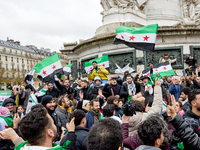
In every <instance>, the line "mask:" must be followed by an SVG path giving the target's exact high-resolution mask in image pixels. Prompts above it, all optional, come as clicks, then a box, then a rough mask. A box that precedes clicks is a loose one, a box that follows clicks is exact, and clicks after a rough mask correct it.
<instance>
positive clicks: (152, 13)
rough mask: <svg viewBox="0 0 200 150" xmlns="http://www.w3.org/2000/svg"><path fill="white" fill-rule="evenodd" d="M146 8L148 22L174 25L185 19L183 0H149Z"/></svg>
mask: <svg viewBox="0 0 200 150" xmlns="http://www.w3.org/2000/svg"><path fill="white" fill-rule="evenodd" d="M145 8H146V16H147V24H155V23H158V24H159V26H173V25H176V24H178V23H179V22H181V21H182V19H183V13H182V6H181V0H170V1H169V0H149V1H148V2H147V4H146V7H145Z"/></svg>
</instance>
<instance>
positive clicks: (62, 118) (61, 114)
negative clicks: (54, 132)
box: [55, 106, 69, 128]
mask: <svg viewBox="0 0 200 150" xmlns="http://www.w3.org/2000/svg"><path fill="white" fill-rule="evenodd" d="M55 112H56V114H57V116H58V119H59V122H60V123H61V126H62V127H64V128H66V124H67V123H69V117H68V112H67V110H66V109H61V107H60V106H57V107H56V109H55Z"/></svg>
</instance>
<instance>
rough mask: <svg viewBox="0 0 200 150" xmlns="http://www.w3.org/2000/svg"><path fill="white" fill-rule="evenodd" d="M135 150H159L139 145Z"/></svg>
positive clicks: (158, 149)
mask: <svg viewBox="0 0 200 150" xmlns="http://www.w3.org/2000/svg"><path fill="white" fill-rule="evenodd" d="M136 150H161V149H160V148H157V147H154V146H147V145H140V146H139V147H138V148H136Z"/></svg>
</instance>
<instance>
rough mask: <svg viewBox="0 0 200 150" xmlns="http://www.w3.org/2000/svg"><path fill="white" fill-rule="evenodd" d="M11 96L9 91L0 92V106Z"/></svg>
mask: <svg viewBox="0 0 200 150" xmlns="http://www.w3.org/2000/svg"><path fill="white" fill-rule="evenodd" d="M10 96H11V91H0V104H1V103H2V102H3V101H4V100H5V99H6V98H8V97H10Z"/></svg>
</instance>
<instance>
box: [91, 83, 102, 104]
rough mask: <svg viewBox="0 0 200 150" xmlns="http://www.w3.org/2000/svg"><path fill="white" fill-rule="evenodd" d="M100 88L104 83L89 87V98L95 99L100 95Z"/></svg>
mask: <svg viewBox="0 0 200 150" xmlns="http://www.w3.org/2000/svg"><path fill="white" fill-rule="evenodd" d="M99 89H101V90H102V89H103V85H100V86H96V85H94V86H92V87H90V88H89V90H88V97H89V100H92V99H95V98H96V97H97V96H98V92H99Z"/></svg>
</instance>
